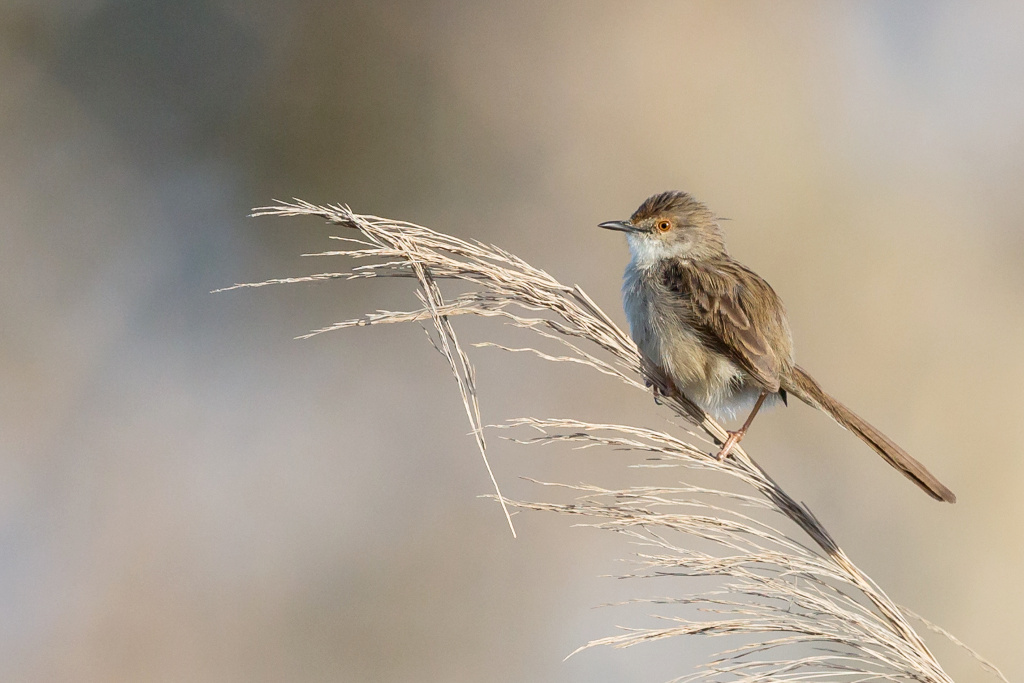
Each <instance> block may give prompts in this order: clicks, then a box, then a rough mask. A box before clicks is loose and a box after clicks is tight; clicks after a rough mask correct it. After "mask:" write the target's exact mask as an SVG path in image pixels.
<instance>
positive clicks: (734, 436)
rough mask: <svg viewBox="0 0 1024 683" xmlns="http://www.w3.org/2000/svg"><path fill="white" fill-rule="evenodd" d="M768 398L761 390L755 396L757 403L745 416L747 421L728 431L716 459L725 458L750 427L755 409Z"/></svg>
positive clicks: (765, 392)
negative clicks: (727, 435) (732, 430)
mask: <svg viewBox="0 0 1024 683" xmlns="http://www.w3.org/2000/svg"><path fill="white" fill-rule="evenodd" d="M766 398H768V392H767V391H762V392H761V395H760V396H758V397H757V403H755V404H754V408H753V409H752V410H751V411H750V415H748V416H747V421H746V422H744V423H743V426H742V427H740V428H739V429H737V430H736V431H735V432H729V438H728V439H726V440H725V443H724V444H722V450H720V451H718V459H719V460H725V458H726V457H727V456H728V455H729V451H731V450H732V447H733V446H735V445H736V444H738V443H739V442H740V441H741V440H742V439H743V435H744V434H746V433H747V430H748V429H750V423H751V422H753V421H754V416H755V415H757V411H759V410H760V409H761V404H762V403H764V400H765V399H766Z"/></svg>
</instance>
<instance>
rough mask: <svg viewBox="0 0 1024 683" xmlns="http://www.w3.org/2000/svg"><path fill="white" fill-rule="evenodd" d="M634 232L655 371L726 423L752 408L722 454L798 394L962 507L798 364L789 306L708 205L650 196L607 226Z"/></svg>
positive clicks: (634, 311) (629, 302)
mask: <svg viewBox="0 0 1024 683" xmlns="http://www.w3.org/2000/svg"><path fill="white" fill-rule="evenodd" d="M600 227H602V228H607V229H609V230H620V231H622V232H625V233H626V237H627V238H628V241H629V250H630V253H631V255H632V258H631V259H630V262H629V265H628V266H627V267H626V274H625V276H624V282H623V285H622V298H623V304H624V307H625V309H626V318H627V319H628V320H629V330H630V334H631V335H632V337H633V341H635V342H636V344H637V346H638V347H639V348H640V352H641V353H642V354H643V357H644V361H645V362H646V363H647V365H648V368H649V371H650V372H652V373H656V374H657V375H658V376H659V377H660V378H661V379H662V380H663V381H664V383H665V384H666V385H668V386H670V387H674V388H675V389H676V390H677V391H681V392H682V393H683V394H684V395H685V396H686V397H687V398H689V399H690V400H691V401H693V402H694V403H696V404H697V405H699V406H701V407H702V408H703V409H704V410H706V411H708V412H709V413H711V414H712V415H715V416H717V417H719V418H731V417H734V416H736V415H737V414H738V413H740V412H741V411H745V410H747V409H748V408H749V409H750V414H749V416H748V417H747V419H746V422H744V424H743V426H742V427H741V428H740V429H739V430H737V431H735V432H730V433H729V438H728V439H727V440H726V442H725V443H724V444H723V445H722V450H721V451H720V452H719V454H718V457H719V458H720V459H721V458H725V457H726V456H727V455H728V454H729V451H730V450H732V447H733V446H734V445H735V444H737V443H738V442H739V441H740V439H742V438H743V435H744V434H745V433H746V431H747V429H748V428H749V427H750V423H751V422H753V420H754V416H755V415H757V411H758V410H759V409H760V408H761V405H762V404H764V403H766V402H767V403H775V402H777V401H779V400H781V401H782V402H783V403H785V402H786V397H787V394H793V395H794V396H796V397H797V398H799V399H800V400H801V401H803V402H804V403H806V404H807V405H809V406H812V407H814V408H818V409H819V410H823V411H825V412H826V413H828V414H829V415H831V416H832V418H833V419H835V421H836V422H838V423H839V424H841V425H842V426H843V427H846V428H847V429H849V430H850V431H852V432H853V433H854V434H856V435H857V436H859V437H860V438H861V439H863V440H864V442H865V443H866V444H868V445H869V446H871V448H873V449H874V450H875V452H876V453H878V454H879V455H881V456H882V457H883V458H884V459H885V461H886V462H888V463H889V464H890V465H892V466H893V467H895V468H896V469H898V470H899V471H900V472H902V473H903V474H904V475H905V476H906V477H907V478H909V479H910V480H911V481H913V482H914V483H915V484H917V485H918V486H920V487H921V488H922V489H924V490H925V492H927V493H928V495H930V496H931V497H933V498H935V499H936V500H942V501H946V502H949V503H953V502H955V501H956V496H955V495H953V492H952V491H950V490H949V489H948V488H946V487H945V486H944V485H943V484H942V483H941V482H940V481H939V480H938V479H936V478H935V477H934V476H933V475H932V474H931V473H930V472H929V471H928V470H926V469H925V468H924V466H923V465H922V464H921V463H919V462H918V461H917V460H914V459H913V458H912V457H910V456H909V455H908V454H907V452H906V451H904V450H903V449H902V448H900V447H899V446H897V445H896V444H895V443H893V442H892V441H891V440H889V438H888V437H887V436H885V435H884V434H882V433H881V432H880V431H878V430H877V429H875V428H874V427H872V426H871V425H870V424H868V423H867V422H865V421H864V420H863V419H861V418H860V417H858V416H857V415H856V414H854V413H853V411H851V410H850V409H849V408H847V407H846V406H844V405H843V404H842V403H840V402H839V401H837V400H836V399H834V398H832V397H831V396H829V395H828V394H826V393H825V392H824V391H823V390H822V388H821V387H820V386H819V385H818V383H817V382H816V381H814V378H812V377H811V376H810V375H808V374H807V373H806V372H805V371H804V370H803V368H801V367H800V366H798V365H796V364H795V363H794V362H793V339H792V336H791V335H790V331H789V321H788V320H787V318H786V309H785V308H784V307H783V305H782V301H781V300H780V299H779V297H778V295H777V294H776V293H775V291H774V290H773V289H772V288H771V286H770V285H769V284H768V283H767V282H765V281H764V280H762V279H761V278H760V277H759V276H758V275H757V274H756V273H754V272H753V271H751V270H750V269H748V268H746V267H744V266H742V265H740V264H739V263H738V262H736V261H734V260H733V259H732V257H731V256H729V252H728V251H726V248H725V238H724V237H723V235H722V230H721V228H719V227H718V223H717V222H716V220H715V216H714V214H712V213H711V211H709V210H708V208H707V207H706V206H705V205H704V204H702V203H701V202H699V201H697V200H696V199H694V198H693V197H691V196H690V195H688V194H686V193H685V192H664V193H662V194H656V195H654V196H652V197H649V198H648V199H647V200H646V201H644V203H643V204H641V205H640V208H638V209H637V210H636V211H635V212H634V213H633V215H632V217H631V218H630V219H629V220H628V221H610V222H608V223H601V226H600Z"/></svg>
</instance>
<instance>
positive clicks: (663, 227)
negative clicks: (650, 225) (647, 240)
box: [657, 221, 672, 232]
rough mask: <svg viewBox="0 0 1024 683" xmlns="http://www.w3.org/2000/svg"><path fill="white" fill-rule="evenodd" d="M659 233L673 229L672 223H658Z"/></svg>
mask: <svg viewBox="0 0 1024 683" xmlns="http://www.w3.org/2000/svg"><path fill="white" fill-rule="evenodd" d="M657 227H658V232H668V231H669V230H671V229H672V223H670V222H669V221H658V225H657Z"/></svg>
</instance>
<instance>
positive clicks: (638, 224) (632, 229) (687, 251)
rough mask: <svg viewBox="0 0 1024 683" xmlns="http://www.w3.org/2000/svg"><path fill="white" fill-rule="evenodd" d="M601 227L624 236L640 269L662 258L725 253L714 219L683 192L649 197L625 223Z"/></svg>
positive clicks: (701, 256) (602, 225)
mask: <svg viewBox="0 0 1024 683" xmlns="http://www.w3.org/2000/svg"><path fill="white" fill-rule="evenodd" d="M600 227H602V228H606V229H608V230H618V231H621V232H624V233H626V237H627V238H628V239H629V249H630V251H631V252H632V254H633V259H634V260H635V261H636V262H637V265H639V266H641V267H650V266H653V265H654V264H656V263H657V262H658V261H660V260H662V259H665V258H685V259H703V258H711V257H714V256H717V255H721V254H724V253H726V252H725V238H724V237H723V235H722V230H721V228H719V227H718V222H717V221H716V220H715V215H714V214H713V213H711V211H710V210H709V209H708V207H706V206H705V205H704V204H702V203H701V202H699V201H697V200H696V199H694V198H693V197H691V196H690V195H688V194H686V193H685V192H679V191H671V192H662V193H661V194H656V195H653V196H651V197H648V198H647V199H646V200H644V203H643V204H641V205H640V207H639V208H638V209H637V210H636V211H634V212H633V215H632V216H631V217H630V219H629V220H628V221H608V222H607V223H601V225H600Z"/></svg>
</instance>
